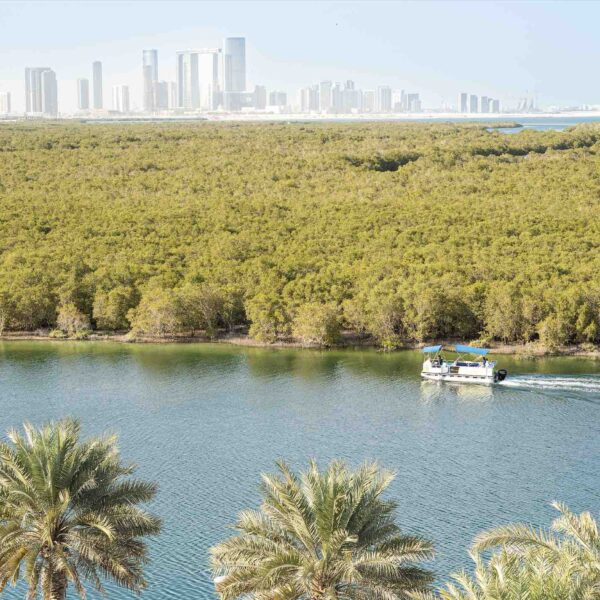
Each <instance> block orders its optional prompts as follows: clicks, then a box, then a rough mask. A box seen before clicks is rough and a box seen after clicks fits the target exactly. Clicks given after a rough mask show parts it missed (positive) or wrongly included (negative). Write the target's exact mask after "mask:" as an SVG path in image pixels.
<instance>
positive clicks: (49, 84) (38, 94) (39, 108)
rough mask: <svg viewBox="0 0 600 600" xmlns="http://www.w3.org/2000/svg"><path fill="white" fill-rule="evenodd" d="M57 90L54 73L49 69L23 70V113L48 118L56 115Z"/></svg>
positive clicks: (28, 68)
mask: <svg viewBox="0 0 600 600" xmlns="http://www.w3.org/2000/svg"><path fill="white" fill-rule="evenodd" d="M57 92H58V90H57V85H56V73H55V72H54V71H53V70H52V69H50V67H33V68H30V67H27V68H26V69H25V111H26V112H27V113H42V114H44V115H46V116H49V117H56V116H57V115H58V93H57Z"/></svg>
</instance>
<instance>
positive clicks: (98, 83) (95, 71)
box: [92, 60, 103, 109]
mask: <svg viewBox="0 0 600 600" xmlns="http://www.w3.org/2000/svg"><path fill="white" fill-rule="evenodd" d="M92 88H93V100H94V104H93V106H94V108H96V109H99V108H102V104H103V102H102V63H101V62H100V61H99V60H95V61H94V62H93V63H92Z"/></svg>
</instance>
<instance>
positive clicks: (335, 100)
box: [331, 81, 344, 113]
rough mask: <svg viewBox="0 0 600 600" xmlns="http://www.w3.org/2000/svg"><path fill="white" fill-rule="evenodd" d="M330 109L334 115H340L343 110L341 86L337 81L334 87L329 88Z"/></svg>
mask: <svg viewBox="0 0 600 600" xmlns="http://www.w3.org/2000/svg"><path fill="white" fill-rule="evenodd" d="M331 108H332V110H333V112H335V113H340V112H342V111H343V110H344V98H343V95H342V84H341V83H339V82H337V81H336V83H335V85H334V86H333V87H332V88H331Z"/></svg>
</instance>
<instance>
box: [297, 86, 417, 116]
mask: <svg viewBox="0 0 600 600" xmlns="http://www.w3.org/2000/svg"><path fill="white" fill-rule="evenodd" d="M298 108H299V110H300V112H302V113H310V112H320V113H331V114H348V113H391V112H407V113H414V112H421V110H422V106H421V99H420V97H419V94H416V93H408V92H405V91H404V90H393V89H392V88H391V87H389V86H387V85H381V86H378V87H377V89H375V90H361V89H358V88H357V87H356V85H355V83H354V81H350V80H349V81H346V83H345V84H344V85H342V84H341V83H337V82H336V83H333V82H332V81H322V82H321V83H319V84H315V85H311V86H309V87H305V88H301V89H300V90H299V92H298Z"/></svg>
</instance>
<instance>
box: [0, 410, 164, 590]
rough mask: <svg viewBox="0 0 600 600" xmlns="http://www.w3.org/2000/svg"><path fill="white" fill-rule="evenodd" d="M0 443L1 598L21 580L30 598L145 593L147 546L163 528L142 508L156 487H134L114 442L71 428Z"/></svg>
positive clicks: (29, 432)
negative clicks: (106, 584) (107, 587)
mask: <svg viewBox="0 0 600 600" xmlns="http://www.w3.org/2000/svg"><path fill="white" fill-rule="evenodd" d="M8 437H9V441H8V442H7V443H0V591H2V590H4V588H5V587H6V585H7V584H8V583H13V584H16V583H17V582H18V580H19V578H20V577H23V578H24V579H25V581H26V583H27V586H28V590H29V591H28V596H27V597H28V598H30V599H31V600H34V599H35V598H40V597H41V598H43V600H64V598H66V595H67V588H68V587H69V585H72V586H73V587H74V589H75V592H76V593H77V594H78V595H79V596H80V597H81V598H85V596H86V592H85V584H86V583H89V584H90V585H91V586H92V587H94V588H95V589H97V590H99V591H103V589H104V588H103V585H102V580H103V579H108V580H110V581H114V582H116V583H117V584H119V585H121V586H123V587H126V588H128V589H131V590H134V591H137V592H139V591H141V590H142V589H144V587H146V581H145V579H144V564H145V562H146V543H145V541H144V538H145V537H146V536H148V535H155V534H157V533H158V532H159V530H160V521H159V520H158V519H157V518H156V517H155V516H153V515H151V514H149V513H148V512H146V511H145V510H143V509H142V508H141V507H140V506H138V505H139V504H140V503H145V502H148V501H149V500H151V499H152V498H153V496H154V494H155V492H156V486H155V485H154V484H153V483H149V482H146V481H141V480H136V479H132V478H131V475H132V473H133V472H134V467H133V466H132V465H124V464H122V462H121V460H120V457H119V452H118V449H117V447H116V439H115V438H114V437H103V438H96V439H90V440H86V441H82V440H80V427H79V424H78V423H77V422H75V421H72V420H65V421H62V422H59V423H50V424H48V425H45V426H44V427H42V428H41V429H35V428H34V427H32V426H30V425H25V426H24V433H23V434H21V433H19V432H17V431H12V432H10V433H9V436H8Z"/></svg>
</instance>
